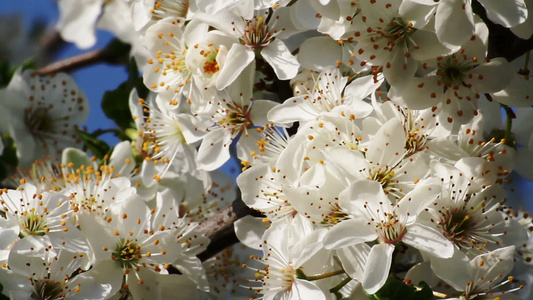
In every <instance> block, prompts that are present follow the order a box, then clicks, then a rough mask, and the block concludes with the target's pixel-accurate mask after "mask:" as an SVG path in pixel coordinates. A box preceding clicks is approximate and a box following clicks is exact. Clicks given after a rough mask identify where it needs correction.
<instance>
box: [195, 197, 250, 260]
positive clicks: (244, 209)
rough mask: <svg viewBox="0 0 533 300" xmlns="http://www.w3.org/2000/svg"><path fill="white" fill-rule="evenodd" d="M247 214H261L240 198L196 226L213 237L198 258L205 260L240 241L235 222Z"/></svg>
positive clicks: (209, 236)
mask: <svg viewBox="0 0 533 300" xmlns="http://www.w3.org/2000/svg"><path fill="white" fill-rule="evenodd" d="M239 195H240V191H239ZM247 215H252V216H260V214H258V213H257V212H256V211H254V210H252V209H251V208H249V207H248V206H246V204H244V202H242V200H241V199H240V198H239V199H237V200H235V201H233V203H232V204H231V205H230V206H228V207H226V208H225V209H223V210H221V211H220V212H218V213H217V214H216V215H215V216H213V217H212V218H210V219H209V220H207V221H205V222H202V223H201V224H200V225H199V226H198V227H196V230H198V231H200V232H203V233H204V234H205V235H206V236H207V237H208V238H210V239H211V243H209V245H208V246H207V249H206V250H205V251H204V252H202V253H200V254H199V255H198V258H200V260H202V261H205V260H207V259H209V258H210V257H212V256H214V255H216V254H217V253H219V252H220V251H222V250H224V249H226V248H227V247H229V246H231V245H233V244H236V243H238V242H239V240H238V239H237V236H236V235H235V229H234V227H233V224H234V223H235V221H237V220H238V219H240V218H242V217H244V216H247Z"/></svg>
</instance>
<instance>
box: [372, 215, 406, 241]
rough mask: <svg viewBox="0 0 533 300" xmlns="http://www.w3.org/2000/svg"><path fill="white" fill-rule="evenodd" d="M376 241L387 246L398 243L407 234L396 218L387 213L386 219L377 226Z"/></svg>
mask: <svg viewBox="0 0 533 300" xmlns="http://www.w3.org/2000/svg"><path fill="white" fill-rule="evenodd" d="M377 228H378V236H379V237H378V239H379V240H380V241H381V242H383V243H387V244H392V245H394V244H396V243H398V242H400V241H401V240H402V238H403V236H404V235H405V234H406V233H407V229H406V228H405V226H404V225H403V224H402V223H401V222H400V221H399V220H398V219H397V218H396V216H395V215H394V214H391V213H388V214H387V219H386V220H382V221H381V223H378V224H377Z"/></svg>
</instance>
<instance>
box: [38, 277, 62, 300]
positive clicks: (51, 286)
mask: <svg viewBox="0 0 533 300" xmlns="http://www.w3.org/2000/svg"><path fill="white" fill-rule="evenodd" d="M61 290H62V288H61V283H59V282H57V281H55V280H52V279H41V280H39V281H36V282H34V284H33V293H32V294H31V298H32V299H37V300H54V299H63V297H64V295H61Z"/></svg>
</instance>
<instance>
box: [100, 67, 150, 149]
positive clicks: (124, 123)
mask: <svg viewBox="0 0 533 300" xmlns="http://www.w3.org/2000/svg"><path fill="white" fill-rule="evenodd" d="M127 69H128V79H127V80H126V81H124V82H123V83H121V84H120V85H119V87H118V88H116V89H115V90H113V91H107V92H105V93H104V96H103V98H102V110H103V111H104V113H105V115H106V116H107V117H108V118H109V119H111V120H113V121H114V122H115V123H116V124H117V126H118V127H119V128H120V129H121V131H122V132H123V131H125V130H126V129H128V128H131V127H135V126H134V125H133V124H134V122H133V119H132V117H131V112H130V108H129V104H128V103H129V97H130V93H131V91H132V90H133V89H134V88H135V89H137V93H138V94H139V97H146V96H147V95H148V90H147V89H146V87H145V86H144V83H143V80H142V77H140V76H139V71H138V70H137V66H136V64H135V61H133V60H132V61H131V62H130V63H129V65H128V68H127ZM119 138H120V139H121V140H126V139H129V138H128V136H127V135H125V134H123V133H122V134H120V136H119Z"/></svg>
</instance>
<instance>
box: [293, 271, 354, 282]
mask: <svg viewBox="0 0 533 300" xmlns="http://www.w3.org/2000/svg"><path fill="white" fill-rule="evenodd" d="M296 272H297V275H298V278H300V279H305V280H307V281H314V280H319V279H324V278H328V277H333V276H337V275H340V274H344V273H345V272H344V270H337V271H333V272H329V273H324V274H319V275H312V276H307V275H305V273H304V271H302V269H298V270H297V271H296Z"/></svg>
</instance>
